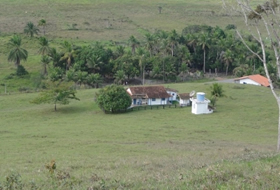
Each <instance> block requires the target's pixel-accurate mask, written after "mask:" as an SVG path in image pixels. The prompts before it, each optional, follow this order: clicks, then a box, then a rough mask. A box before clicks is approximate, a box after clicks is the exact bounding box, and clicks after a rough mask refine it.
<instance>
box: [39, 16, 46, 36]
mask: <svg viewBox="0 0 280 190" xmlns="http://www.w3.org/2000/svg"><path fill="white" fill-rule="evenodd" d="M46 25H47V21H46V20H45V19H41V20H39V22H38V26H42V27H43V34H44V36H45V35H46Z"/></svg>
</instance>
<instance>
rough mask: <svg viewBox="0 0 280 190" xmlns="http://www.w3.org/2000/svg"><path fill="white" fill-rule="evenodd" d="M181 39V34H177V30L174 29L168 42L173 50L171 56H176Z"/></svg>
mask: <svg viewBox="0 0 280 190" xmlns="http://www.w3.org/2000/svg"><path fill="white" fill-rule="evenodd" d="M178 41H179V35H178V34H177V32H176V30H172V31H171V33H170V34H169V36H168V44H169V46H170V50H171V56H172V57H173V56H174V49H175V47H176V46H177V44H178Z"/></svg>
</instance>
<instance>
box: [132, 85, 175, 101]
mask: <svg viewBox="0 0 280 190" xmlns="http://www.w3.org/2000/svg"><path fill="white" fill-rule="evenodd" d="M128 93H129V94H130V96H131V97H132V98H133V97H135V98H136V97H137V98H140V97H141V98H169V97H170V95H169V94H168V93H167V92H166V90H165V88H164V87H163V86H135V87H129V89H128Z"/></svg>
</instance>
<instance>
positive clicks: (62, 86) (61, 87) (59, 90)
mask: <svg viewBox="0 0 280 190" xmlns="http://www.w3.org/2000/svg"><path fill="white" fill-rule="evenodd" d="M72 85H73V84H72V83H67V82H49V83H47V84H46V86H47V90H45V91H43V92H42V93H41V94H40V95H39V96H38V97H37V98H35V99H34V100H33V101H31V103H34V104H44V103H48V104H54V110H55V111H56V104H62V105H65V104H69V103H70V99H74V100H79V99H78V98H77V97H76V95H75V93H76V91H75V90H73V89H71V86H72Z"/></svg>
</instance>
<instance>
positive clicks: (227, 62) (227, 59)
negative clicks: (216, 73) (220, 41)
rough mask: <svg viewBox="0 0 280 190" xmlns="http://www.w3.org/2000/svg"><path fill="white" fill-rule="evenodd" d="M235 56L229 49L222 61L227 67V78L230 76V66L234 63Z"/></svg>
mask: <svg viewBox="0 0 280 190" xmlns="http://www.w3.org/2000/svg"><path fill="white" fill-rule="evenodd" d="M233 59H234V55H233V53H232V51H231V50H229V49H227V50H226V52H225V53H224V54H223V57H222V60H223V61H224V63H225V65H226V76H227V75H228V68H229V66H230V64H231V63H232V62H233Z"/></svg>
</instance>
